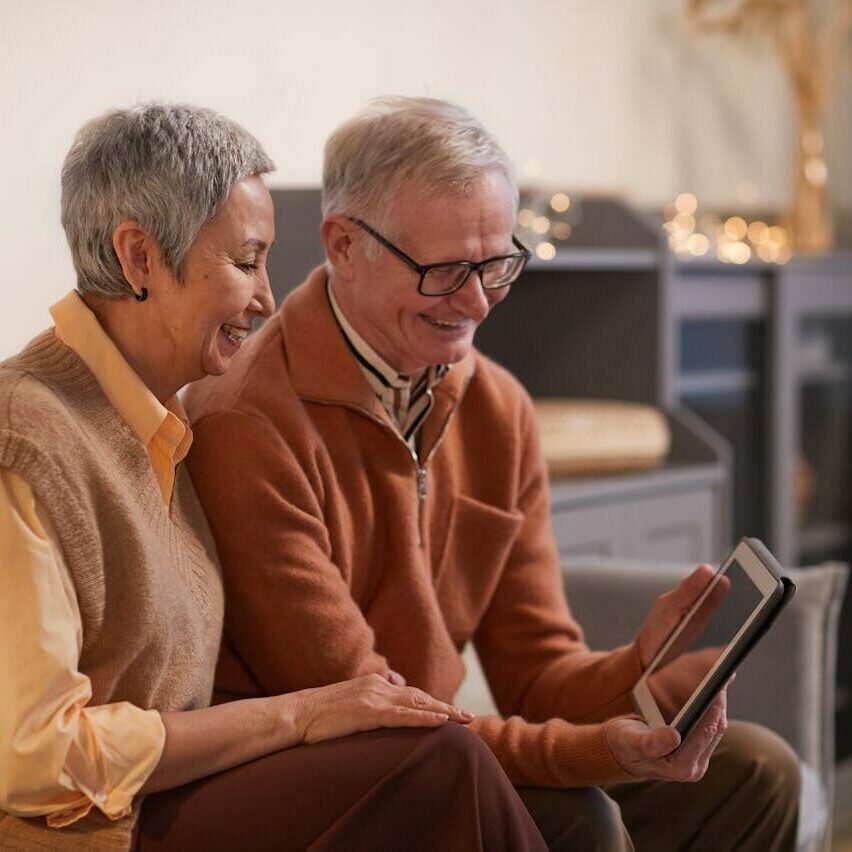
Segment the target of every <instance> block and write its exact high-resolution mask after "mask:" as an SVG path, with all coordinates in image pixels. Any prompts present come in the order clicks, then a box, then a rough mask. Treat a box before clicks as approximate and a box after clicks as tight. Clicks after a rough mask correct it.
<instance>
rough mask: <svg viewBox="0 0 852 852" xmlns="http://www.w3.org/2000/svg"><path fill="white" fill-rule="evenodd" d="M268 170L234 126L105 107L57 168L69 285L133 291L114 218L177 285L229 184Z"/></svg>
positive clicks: (180, 108)
mask: <svg viewBox="0 0 852 852" xmlns="http://www.w3.org/2000/svg"><path fill="white" fill-rule="evenodd" d="M273 168H274V166H273V164H272V160H270V159H269V157H268V156H267V155H266V152H265V151H264V150H263V148H262V147H261V145H260V143H259V142H258V141H257V139H255V138H254V136H252V135H251V134H250V133H248V132H247V131H246V130H244V129H243V128H242V127H240V125H239V124H237V123H236V122H233V121H230V120H229V119H227V118H224V117H223V116H221V115H219V114H218V113H216V112H214V111H213V110H209V109H202V108H200V107H196V106H192V105H190V104H165V103H146V104H141V105H139V106H135V107H132V108H130V109H118V110H111V111H110V112H107V113H105V114H104V115H102V116H100V117H98V118H96V119H94V120H92V121H90V122H89V123H88V124H86V125H85V126H84V127H83V128H82V129H81V130H80V131H79V133H78V134H77V136H76V138H75V140H74V144H73V145H72V146H71V150H70V151H69V152H68V155H67V156H66V158H65V163H64V165H63V167H62V226H63V228H65V234H66V236H67V237H68V244H69V245H70V247H71V255H72V258H73V261H74V269H75V270H76V272H77V288H78V289H79V290H80V292H82V293H91V294H94V295H99V296H103V297H106V298H110V299H117V298H125V297H128V296H131V295H133V291H132V289H131V288H130V285H129V284H128V283H127V281H126V280H125V278H124V274H123V273H122V270H121V264H120V263H119V261H118V257H117V256H116V254H115V251H114V249H113V245H112V235H113V232H114V230H115V228H116V227H117V226H118V224H119V223H120V222H123V221H126V220H133V221H136V222H138V223H139V224H140V225H141V226H142V228H144V229H145V230H146V231H147V232H148V233H149V234H150V235H151V236H152V237H153V238H154V239H155V240H156V242H157V245H158V246H159V249H160V252H161V254H162V258H163V261H164V263H165V265H166V266H167V268H168V269H169V270H170V271H171V272H172V274H173V275H174V276H175V277H176V278H177V279H178V281H182V280H183V275H184V262H185V260H186V253H187V251H188V250H189V247H190V246H191V245H192V243H193V241H194V240H195V238H196V237H197V236H198V232H199V231H200V230H201V228H202V227H203V226H204V225H205V224H206V223H207V222H209V221H210V220H211V219H213V218H214V217H215V216H216V214H217V213H218V212H219V210H220V209H221V207H222V205H223V204H224V203H225V201H226V200H227V198H228V196H229V195H230V194H231V191H232V189H233V188H234V186H235V184H237V183H239V181H241V180H245V179H246V178H251V177H255V176H257V175H262V174H266V173H267V172H270V171H272V170H273Z"/></svg>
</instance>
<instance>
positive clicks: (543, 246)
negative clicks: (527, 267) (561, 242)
mask: <svg viewBox="0 0 852 852" xmlns="http://www.w3.org/2000/svg"><path fill="white" fill-rule="evenodd" d="M535 253H536V254H537V255H538V256H539V257H540V258H541V259H542V260H553V258H554V257H556V246H555V245H553V243H539V244H538V245H537V246H536V247H535Z"/></svg>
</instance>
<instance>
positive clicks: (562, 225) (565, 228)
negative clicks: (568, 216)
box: [552, 222, 571, 240]
mask: <svg viewBox="0 0 852 852" xmlns="http://www.w3.org/2000/svg"><path fill="white" fill-rule="evenodd" d="M552 233H553V236H554V237H555V238H556V239H557V240H567V239H568V237H570V236H571V226H570V225H569V224H568V223H567V222H555V223H554V225H553V230H552Z"/></svg>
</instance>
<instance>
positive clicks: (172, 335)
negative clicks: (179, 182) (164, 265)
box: [151, 177, 275, 381]
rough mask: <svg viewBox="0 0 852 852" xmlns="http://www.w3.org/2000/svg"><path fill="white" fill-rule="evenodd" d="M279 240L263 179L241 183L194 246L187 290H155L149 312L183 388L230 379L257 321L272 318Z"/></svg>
mask: <svg viewBox="0 0 852 852" xmlns="http://www.w3.org/2000/svg"><path fill="white" fill-rule="evenodd" d="M274 239H275V219H274V215H273V208H272V198H271V197H270V195H269V190H268V189H267V188H266V186H265V185H264V183H263V181H262V180H261V179H260V178H259V177H255V178H249V179H247V180H243V181H240V182H239V183H237V184H236V185H235V186H234V189H233V190H232V192H231V194H230V195H229V196H228V200H227V201H226V202H225V204H224V205H223V206H222V209H221V210H220V211H219V213H218V214H217V215H216V217H215V218H214V219H212V220H211V221H210V222H208V223H207V224H206V225H205V226H204V227H203V228H202V229H201V230H200V231H199V233H198V236H197V238H196V239H195V241H194V242H193V243H192V245H191V246H190V249H189V252H188V253H187V256H186V263H185V267H184V269H185V274H184V281H183V283H181V284H177V282H174V281H171V282H169V283H168V284H166V282H164V284H163V286H158V287H157V288H156V295H155V298H154V297H152V300H151V301H152V305H151V307H154V305H155V304H156V309H157V312H158V323H159V329H160V330H161V331H162V332H164V335H165V337H166V338H167V340H168V341H169V343H170V349H171V357H173V358H174V363H175V366H176V367H177V366H178V365H180V366H179V370H178V372H179V373H180V374H182V375H183V376H184V377H185V379H184V380H185V381H189V380H191V379H195V378H201V377H202V376H205V375H220V374H221V373H224V372H225V370H227V368H228V366H229V364H230V361H231V359H232V358H233V356H234V355H235V354H236V353H237V352H238V351H239V348H240V345H241V343H242V340H243V339H244V338H245V337H246V335H247V334H248V332H249V330H250V329H251V325H252V322H253V320H254V319H255V318H256V317H258V316H264V317H266V316H269V315H270V314H271V313H272V311H273V310H274V307H275V305H274V300H273V297H272V292H271V290H270V288H269V278H268V276H267V273H266V258H267V254H268V252H269V247H270V246H271V245H272V243H273V241H274ZM152 296H153V294H152Z"/></svg>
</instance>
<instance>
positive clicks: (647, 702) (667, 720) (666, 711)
mask: <svg viewBox="0 0 852 852" xmlns="http://www.w3.org/2000/svg"><path fill="white" fill-rule="evenodd" d="M794 591H795V586H794V585H793V584H792V582H790V580H788V579H787V578H786V577H784V578H782V577H781V567H780V565H778V563H777V562H776V560H775V558H774V557H773V556H772V554H771V553H770V552H769V550H768V548H767V547H766V546H765V545H764V544H763V543H762V542H760V541H758V540H757V539H754V538H744V539H742V540H741V541H740V543H739V544H738V545H737V546H736V547H735V548H734V550H733V552H732V553H731V554H730V556H728V558H727V559H726V560H725V561H724V562H723V563H722V565H721V567H720V568H719V570H718V571H717V572H716V574H715V575H714V577H713V579H712V580H711V581H710V583H709V584H708V585H707V588H706V589H705V590H704V592H703V593H702V594H701V596H700V597H699V598H698V600H697V601H696V602H695V604H694V605H693V606H692V608H691V609H690V611H689V612H688V613H687V614H686V616H685V617H684V619H683V620H682V621H681V622H680V624H679V625H678V626H677V627H676V628H675V629H674V630H673V631H672V634H671V635H670V636H669V638H668V639H667V640H666V642H665V643H664V644H663V646H662V648H660V650H659V652H658V653H657V655H656V656H655V657H654V659H653V660H652V661H651V663H650V665H649V666H648V668H647V669H646V670H645V672H644V673H643V675H642V677H641V678H640V679H639V681H638V682H637V684H636V686H635V687H634V689H633V701H634V704H635V705H636V708H637V709H638V711H639V712H640V713H641V714H642V716H643V717H644V718H645V721H646V722H647V723H648V725H650V726H651V727H652V728H657V727H662V726H664V725H670V726H672V727H673V728H676V729H677V731H678V732H679V733H680V735H681V738H682V739H686V737H687V736H688V735H689V732H690V731H691V730H692V727H693V726H694V725H695V723H696V722H698V720H699V719H700V718H701V716H702V715H703V714H704V711H705V710H706V709H707V707H708V706H709V705H710V704H711V702H712V701H713V699H714V698H715V697H716V694H717V693H718V692H719V690H720V689H721V688H722V687H723V686H724V684H725V682H726V681H727V680H728V678H729V677H730V676H731V674H732V673H733V671H734V670H735V668H736V667H737V666H738V665H739V663H740V662H741V661H742V660H743V659H744V657H745V656H746V654H748V652H749V651H750V650H751V648H753V647H754V645H755V644H756V643H757V641H758V640H759V639H760V637H761V636H762V635H763V633H764V632H765V631H766V630H767V629H768V628H769V626H770V625H771V624H772V622H773V621H774V619H775V618H776V617H777V616H778V613H779V612H780V611H781V610H782V609H783V607H784V605H785V604H786V603H787V601H789V599H790V598H791V597H792V595H793V592H794Z"/></svg>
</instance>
